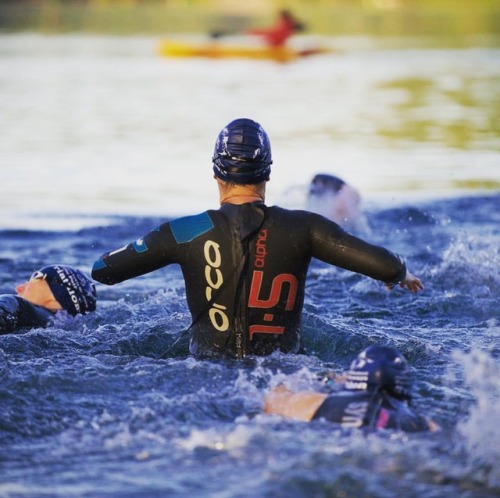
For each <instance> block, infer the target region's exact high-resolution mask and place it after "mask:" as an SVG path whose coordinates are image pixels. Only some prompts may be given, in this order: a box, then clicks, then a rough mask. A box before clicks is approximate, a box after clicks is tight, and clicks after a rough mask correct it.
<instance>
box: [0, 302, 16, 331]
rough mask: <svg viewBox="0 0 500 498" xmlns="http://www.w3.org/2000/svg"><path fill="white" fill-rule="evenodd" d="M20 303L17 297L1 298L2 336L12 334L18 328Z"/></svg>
mask: <svg viewBox="0 0 500 498" xmlns="http://www.w3.org/2000/svg"><path fill="white" fill-rule="evenodd" d="M18 313H19V301H18V300H17V299H16V297H15V296H11V295H3V296H0V334H7V333H9V332H12V331H13V330H14V329H15V328H16V326H17V316H18Z"/></svg>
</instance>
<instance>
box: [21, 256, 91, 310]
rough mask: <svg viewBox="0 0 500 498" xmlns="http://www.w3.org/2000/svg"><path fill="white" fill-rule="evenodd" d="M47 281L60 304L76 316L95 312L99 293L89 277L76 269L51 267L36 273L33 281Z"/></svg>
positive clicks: (59, 266)
mask: <svg viewBox="0 0 500 498" xmlns="http://www.w3.org/2000/svg"><path fill="white" fill-rule="evenodd" d="M35 279H43V280H45V281H46V282H47V283H48V284H49V287H50V290H51V291H52V294H54V297H55V298H56V299H57V301H58V302H59V304H60V305H61V306H62V307H63V309H65V310H66V311H67V312H68V313H70V314H71V315H73V316H75V315H77V314H78V313H81V314H84V313H88V312H90V311H95V309H96V301H97V293H96V290H95V285H94V284H93V283H92V281H91V280H90V278H89V277H87V276H86V275H85V274H84V273H82V272H81V271H80V270H77V269H76V268H72V267H70V266H64V265H51V266H46V267H44V268H42V269H41V270H38V271H36V272H35V273H33V275H32V276H31V280H35Z"/></svg>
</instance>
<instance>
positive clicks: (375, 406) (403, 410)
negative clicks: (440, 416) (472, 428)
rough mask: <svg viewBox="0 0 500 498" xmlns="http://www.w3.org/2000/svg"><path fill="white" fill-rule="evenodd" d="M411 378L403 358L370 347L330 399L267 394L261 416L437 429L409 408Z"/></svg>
mask: <svg viewBox="0 0 500 498" xmlns="http://www.w3.org/2000/svg"><path fill="white" fill-rule="evenodd" d="M410 400H411V379H410V372H409V367H408V363H407V361H406V359H405V358H404V357H403V356H402V355H401V354H400V353H398V351H396V350H395V349H394V348H390V347H386V346H370V347H369V348H367V349H365V350H364V351H362V352H361V353H360V354H359V355H358V356H357V357H356V359H355V360H354V361H353V362H352V364H351V367H350V370H349V371H348V372H347V376H346V380H345V383H344V385H343V389H342V390H341V391H339V392H335V393H332V394H329V395H328V394H324V393H319V392H312V391H311V392H304V391H303V392H292V391H290V390H288V389H286V388H284V387H282V386H279V387H277V388H275V389H273V390H271V391H270V392H269V393H268V394H267V395H266V398H265V401H264V411H265V413H268V414H275V415H281V416H284V417H288V418H293V419H295V420H303V421H310V420H318V419H324V420H327V421H328V422H333V423H334V424H337V425H338V426H340V427H367V428H370V429H396V430H402V431H407V432H417V431H427V430H437V429H438V426H437V424H435V423H434V422H433V421H431V420H429V419H427V418H426V417H424V416H422V415H420V414H418V413H416V412H415V411H414V410H413V409H412V408H411V407H410V405H409V402H410Z"/></svg>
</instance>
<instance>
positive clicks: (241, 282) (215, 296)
mask: <svg viewBox="0 0 500 498" xmlns="http://www.w3.org/2000/svg"><path fill="white" fill-rule="evenodd" d="M259 208H260V209H262V211H263V212H264V215H263V217H262V221H261V222H260V223H259V226H258V227H257V228H255V229H254V230H252V231H251V232H250V233H249V234H248V235H247V236H246V237H245V238H244V239H243V240H242V241H241V242H242V244H243V253H242V255H241V258H240V259H239V261H238V263H237V264H236V265H235V266H234V268H233V269H232V270H231V273H230V274H229V277H228V278H227V280H226V282H230V281H231V279H232V278H233V276H234V274H235V273H236V272H237V271H238V269H240V267H241V270H240V277H239V279H238V283H237V285H236V293H235V295H236V298H235V305H238V303H240V304H239V305H240V306H241V295H242V291H243V289H244V283H245V277H246V274H247V273H248V263H249V255H250V250H249V246H250V241H251V240H252V239H253V238H254V237H255V236H256V235H257V233H258V232H259V230H260V229H261V227H262V225H263V224H264V221H265V220H266V217H267V216H266V214H267V209H266V206H265V205H262V206H259ZM242 263H243V265H242ZM225 289H226V285H224V284H223V285H221V286H220V287H219V288H218V289H217V290H216V292H214V293H213V294H212V299H210V301H207V304H206V305H205V306H204V307H203V309H202V310H201V311H200V312H199V313H198V315H197V316H196V318H195V319H194V320H193V321H192V322H191V325H190V326H189V327H188V328H187V329H186V330H184V331H183V332H182V333H181V335H180V336H179V337H178V338H177V339H176V340H175V341H174V342H173V343H172V344H171V345H170V346H169V347H168V348H167V349H166V350H165V351H164V352H163V353H161V354H160V355H159V357H158V358H165V356H166V355H167V354H168V353H170V351H172V349H173V348H174V347H175V346H176V344H177V343H178V342H179V341H180V340H181V339H183V338H184V337H185V336H186V334H188V333H189V332H190V331H191V329H192V328H193V327H194V326H195V325H196V324H197V323H198V322H199V321H200V320H201V318H202V316H203V315H206V314H207V313H208V311H209V309H210V308H211V307H212V305H213V304H214V303H215V302H216V301H217V299H218V298H219V296H220V295H221V294H222V293H223V292H224V290H225ZM242 311H243V315H244V310H242ZM239 315H240V316H242V314H241V313H240V314H239ZM238 327H239V328H240V333H241V340H242V343H243V342H244V343H245V347H242V346H243V345H242V344H241V343H240V348H238V344H237V345H236V356H237V357H238V358H242V357H243V356H245V349H246V338H247V331H246V328H243V327H244V324H241V323H238ZM237 333H238V332H237ZM228 339H229V337H228Z"/></svg>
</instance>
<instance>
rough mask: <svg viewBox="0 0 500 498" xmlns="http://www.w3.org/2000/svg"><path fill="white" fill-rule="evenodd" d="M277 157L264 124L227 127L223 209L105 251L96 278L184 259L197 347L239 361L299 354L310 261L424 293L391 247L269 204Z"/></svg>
mask: <svg viewBox="0 0 500 498" xmlns="http://www.w3.org/2000/svg"><path fill="white" fill-rule="evenodd" d="M271 163H272V159H271V146H270V142H269V138H268V136H267V134H266V132H265V131H264V129H263V128H262V127H261V125H260V124H258V123H256V122H255V121H252V120H250V119H237V120H235V121H232V122H231V123H229V124H228V125H227V126H226V127H225V128H224V129H223V130H222V131H221V132H220V134H219V136H218V138H217V141H216V144H215V151H214V156H213V165H214V166H213V170H214V174H215V176H214V178H215V179H216V180H217V184H218V188H219V196H220V203H221V207H220V209H218V210H209V211H205V212H203V213H200V214H197V215H194V216H187V217H185V218H179V219H175V220H173V221H171V222H166V223H163V224H162V225H161V226H159V227H158V228H156V229H155V230H153V231H151V232H149V233H148V234H146V235H145V236H144V237H142V238H140V239H138V240H137V241H135V242H133V243H131V244H129V245H127V246H125V247H123V248H120V249H117V250H114V251H111V252H107V253H105V254H104V255H103V256H101V258H99V260H98V261H96V262H95V264H94V267H93V270H92V277H93V278H94V279H95V280H97V281H99V282H102V283H104V284H108V285H113V284H116V283H119V282H122V281H124V280H127V279H130V278H133V277H137V276H139V275H143V274H145V273H148V272H151V271H154V270H157V269H159V268H162V267H164V266H166V265H169V264H171V263H178V264H179V265H180V266H181V269H182V272H183V276H184V280H185V285H186V297H187V302H188V306H189V310H190V312H191V315H192V318H193V323H192V325H191V327H190V328H191V332H192V336H191V342H190V351H191V353H192V354H194V355H211V354H214V355H219V354H221V353H224V354H228V355H229V356H233V357H234V356H236V357H243V356H245V355H248V354H257V355H263V354H269V353H271V352H273V351H275V350H280V351H284V352H298V351H299V347H300V336H299V329H300V319H301V312H302V305H303V301H304V290H305V282H306V275H307V270H308V267H309V263H310V262H311V258H318V259H320V260H322V261H325V262H327V263H330V264H332V265H336V266H338V267H340V268H345V269H347V270H350V271H354V272H358V273H362V274H363V275H367V276H369V277H371V278H374V279H377V280H380V281H382V282H384V283H385V284H386V286H387V287H388V288H393V287H394V286H395V285H398V284H399V285H400V286H401V287H407V288H408V289H409V290H410V291H412V292H417V291H418V290H420V289H423V286H422V283H421V282H420V280H419V279H418V278H416V277H414V276H413V275H412V274H411V273H410V272H408V271H407V269H406V266H405V263H404V262H403V261H402V259H401V258H399V257H398V256H397V255H395V254H393V253H392V252H390V251H388V250H387V249H384V248H382V247H378V246H374V245H372V244H369V243H367V242H365V241H363V240H361V239H359V238H356V237H354V236H352V235H350V234H348V233H346V232H344V231H343V230H342V228H341V227H340V226H339V225H337V224H336V223H334V222H332V221H330V220H327V219H326V218H324V217H322V216H320V215H317V214H314V213H310V212H308V211H290V210H287V209H282V208H280V207H277V206H266V205H265V204H264V198H265V187H266V182H267V181H268V180H269V176H270V172H271Z"/></svg>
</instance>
